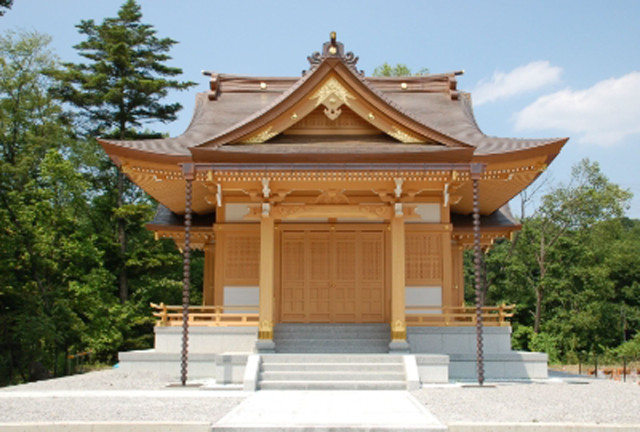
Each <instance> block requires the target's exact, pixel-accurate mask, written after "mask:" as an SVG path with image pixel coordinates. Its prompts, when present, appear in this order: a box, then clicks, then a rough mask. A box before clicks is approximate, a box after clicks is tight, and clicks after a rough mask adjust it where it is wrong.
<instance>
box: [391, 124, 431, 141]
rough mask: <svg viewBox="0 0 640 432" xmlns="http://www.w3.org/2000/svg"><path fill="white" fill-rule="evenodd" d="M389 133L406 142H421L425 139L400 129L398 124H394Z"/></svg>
mask: <svg viewBox="0 0 640 432" xmlns="http://www.w3.org/2000/svg"><path fill="white" fill-rule="evenodd" d="M387 134H389V135H391V136H392V137H394V138H395V139H397V140H398V141H400V142H403V143H405V144H419V143H423V142H424V140H421V139H419V138H416V137H414V136H411V135H409V134H408V133H406V132H405V131H403V130H400V129H399V128H398V127H397V126H392V130H390V131H388V132H387Z"/></svg>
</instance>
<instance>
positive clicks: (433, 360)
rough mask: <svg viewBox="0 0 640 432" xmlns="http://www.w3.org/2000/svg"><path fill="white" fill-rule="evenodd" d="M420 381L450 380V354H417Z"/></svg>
mask: <svg viewBox="0 0 640 432" xmlns="http://www.w3.org/2000/svg"><path fill="white" fill-rule="evenodd" d="M415 358H416V364H417V366H418V373H419V374H420V382H422V384H436V383H447V382H449V356H447V355H441V354H417V355H415Z"/></svg>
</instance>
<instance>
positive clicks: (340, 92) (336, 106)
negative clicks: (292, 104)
mask: <svg viewBox="0 0 640 432" xmlns="http://www.w3.org/2000/svg"><path fill="white" fill-rule="evenodd" d="M313 99H316V106H318V105H320V104H322V105H324V106H325V108H326V109H325V110H324V114H325V115H326V116H327V117H328V118H329V119H331V120H335V119H337V118H338V117H340V114H342V110H340V107H341V106H342V105H347V106H349V100H350V99H355V96H353V95H352V94H351V93H349V91H348V90H347V89H346V88H344V86H343V85H342V84H340V81H338V80H337V79H336V78H334V77H331V78H329V79H328V80H327V81H326V82H325V83H324V85H323V86H322V87H320V88H319V89H318V90H317V91H316V92H315V93H314V94H313V96H311V98H310V100H313Z"/></svg>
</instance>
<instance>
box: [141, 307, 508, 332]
mask: <svg viewBox="0 0 640 432" xmlns="http://www.w3.org/2000/svg"><path fill="white" fill-rule="evenodd" d="M151 307H152V308H154V309H155V312H153V316H155V317H157V318H159V319H158V322H157V324H156V325H158V326H163V327H175V326H180V325H182V306H168V305H165V304H164V303H160V304H155V303H151ZM514 308H515V305H504V304H502V305H500V306H485V307H483V308H482V323H483V324H484V325H485V326H488V327H502V326H508V325H510V323H509V321H508V320H509V318H511V317H513V310H514ZM406 310H407V314H406V322H407V326H409V327H467V326H474V325H476V308H475V307H473V306H460V307H433V306H407V308H406ZM189 325H190V326H203V327H204V326H210V327H227V326H243V327H248V326H257V325H258V307H257V306H189Z"/></svg>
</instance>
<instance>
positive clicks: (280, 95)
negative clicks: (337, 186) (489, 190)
mask: <svg viewBox="0 0 640 432" xmlns="http://www.w3.org/2000/svg"><path fill="white" fill-rule="evenodd" d="M321 64H322V63H321ZM321 64H320V65H321ZM344 64H345V66H346V67H347V69H348V70H349V71H350V72H351V74H352V75H353V77H355V78H356V79H357V80H358V81H359V82H360V83H362V84H363V85H364V86H365V87H366V89H367V90H369V91H370V92H371V93H372V94H373V95H375V97H377V98H379V100H382V101H383V102H384V103H385V104H387V105H388V106H389V107H390V108H392V109H393V110H395V112H398V113H400V114H401V115H404V116H406V118H407V119H409V120H411V121H415V122H416V123H417V124H420V125H422V126H424V127H426V128H428V129H430V130H433V131H435V132H437V133H438V134H440V135H441V137H442V138H443V139H444V137H448V138H451V139H452V140H453V141H455V142H459V143H462V144H463V145H468V146H471V147H474V148H475V151H474V155H475V156H480V157H482V156H495V155H502V154H509V153H513V152H520V151H525V150H531V149H535V148H539V147H545V146H549V145H559V146H561V145H562V144H564V142H565V141H566V139H558V138H553V139H518V138H498V137H491V136H487V135H485V134H484V133H483V132H482V131H481V130H480V128H479V127H478V124H477V122H476V120H475V117H474V115H473V109H472V105H471V97H470V95H469V94H468V93H462V92H458V91H457V90H456V88H455V87H456V81H455V75H456V73H449V74H437V75H427V76H422V77H404V78H365V77H364V76H363V75H361V74H360V73H358V72H357V71H356V70H355V69H354V68H353V67H352V65H348V64H346V63H344ZM320 65H314V66H313V67H312V68H311V69H310V70H309V71H308V72H307V73H305V74H304V75H303V76H302V77H301V78H298V79H296V78H283V77H278V78H268V77H239V76H233V75H219V76H217V78H216V79H218V80H219V81H217V87H216V88H215V90H214V91H213V92H205V93H199V94H198V95H197V96H196V106H195V109H194V113H193V117H192V120H191V123H190V124H189V126H188V127H187V129H186V131H185V132H184V133H183V134H181V135H180V136H178V137H175V138H164V139H149V140H139V141H110V140H102V141H101V142H102V143H103V144H105V145H106V146H109V147H111V148H114V147H115V148H121V149H126V150H132V151H137V152H143V153H145V154H148V155H158V156H164V157H166V156H168V157H181V158H185V157H186V158H189V157H191V151H190V149H191V148H195V147H202V146H203V145H205V144H207V143H210V142H212V141H213V140H216V139H220V138H221V137H224V136H225V135H228V134H231V133H233V132H234V131H237V130H238V129H239V128H242V127H243V126H246V125H247V124H249V123H251V122H252V121H255V120H256V119H259V118H260V117H261V116H263V115H265V114H266V113H268V112H270V111H271V110H274V109H276V108H277V107H278V105H279V104H281V103H283V101H285V100H287V99H288V98H289V97H291V95H292V94H293V93H294V92H295V91H296V90H298V89H300V88H301V87H302V86H303V85H304V84H305V83H306V82H307V81H308V80H309V79H310V78H311V77H313V76H314V75H315V74H316V72H317V71H318V70H319V67H320ZM262 83H264V85H263V86H261V84H262ZM223 144H224V141H223ZM216 147H219V145H215V146H212V150H213V148H216ZM394 148H395V150H396V151H399V152H401V151H402V149H401V146H394ZM558 149H559V147H558ZM555 153H557V151H555V152H554V154H555Z"/></svg>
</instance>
